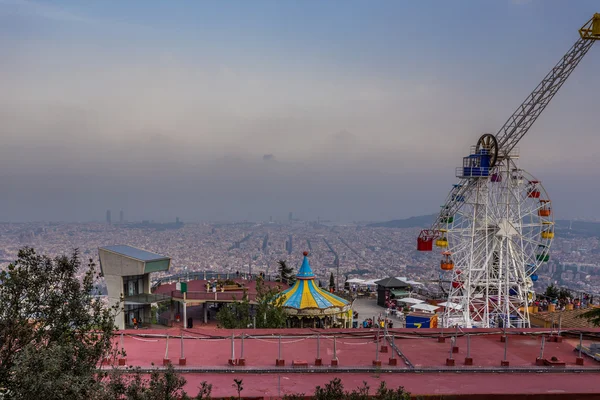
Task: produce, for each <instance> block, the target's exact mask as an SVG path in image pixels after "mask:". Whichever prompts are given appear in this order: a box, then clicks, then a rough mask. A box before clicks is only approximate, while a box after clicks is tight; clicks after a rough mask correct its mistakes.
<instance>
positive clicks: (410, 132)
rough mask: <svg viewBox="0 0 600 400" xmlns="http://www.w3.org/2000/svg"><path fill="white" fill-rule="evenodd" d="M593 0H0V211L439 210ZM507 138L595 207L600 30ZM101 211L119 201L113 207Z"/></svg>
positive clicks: (54, 216) (358, 215)
mask: <svg viewBox="0 0 600 400" xmlns="http://www.w3.org/2000/svg"><path fill="white" fill-rule="evenodd" d="M594 12H600V3H599V2H598V1H597V0H589V1H585V0H580V1H572V0H564V1H557V0H530V1H527V0H496V1H481V0H472V1H466V0H465V1H441V0H440V1H426V0H422V1H416V0H413V1H400V0H394V1H300V0H297V1H285V0H273V1H246V0H244V1H212V2H210V1H187V2H184V1H181V2H173V1H162V2H158V1H147V0H146V1H137V2H136V1H127V2H124V1H108V0H102V1H95V2H91V1H78V0H74V1H52V2H50V1H48V2H43V1H26V0H0V55H1V58H0V93H2V96H0V189H1V193H2V195H1V196H0V221H29V220H68V221H88V220H102V219H103V218H104V214H105V211H106V209H108V208H110V209H112V210H113V215H115V216H116V215H118V211H119V210H120V209H123V210H124V211H125V215H126V217H127V218H128V219H142V218H144V219H152V218H153V219H156V220H172V219H174V218H175V216H179V217H180V218H182V219H183V220H187V221H191V220H239V219H252V220H259V219H267V218H268V217H269V216H273V217H274V218H286V217H287V213H288V212H289V211H293V212H294V214H295V215H296V216H298V217H300V218H306V219H308V218H310V219H316V217H317V216H320V217H321V218H330V219H340V220H385V219H391V218H401V217H408V216H411V215H419V214H429V213H432V212H436V211H437V210H439V205H440V204H441V203H442V202H443V200H444V199H445V196H446V194H447V192H448V190H449V189H450V187H451V185H452V183H454V181H455V180H456V179H455V178H454V169H455V167H456V166H458V165H460V163H461V161H462V157H463V156H464V155H466V154H467V153H468V150H469V146H471V145H473V144H475V142H476V140H477V138H478V137H479V136H480V135H481V134H482V133H484V132H492V133H496V132H497V130H498V129H499V128H500V126H501V125H502V124H503V123H504V121H505V120H506V119H507V118H508V117H509V116H510V115H511V113H512V112H513V111H514V109H515V108H516V107H517V106H518V105H519V104H520V103H521V101H522V100H523V99H524V98H525V97H526V96H527V95H528V94H529V92H530V91H531V90H532V89H533V88H534V87H535V86H536V85H537V84H538V83H539V81H540V80H541V79H542V77H543V76H544V75H545V74H546V73H547V72H548V71H549V70H550V68H551V67H552V66H553V65H554V64H555V63H556V62H557V61H558V60H559V59H560V57H562V56H563V55H564V53H565V52H566V51H567V50H568V49H569V47H570V46H571V45H572V44H573V43H574V42H575V40H576V39H577V37H578V34H577V30H578V29H579V27H580V26H581V25H582V24H583V23H584V22H586V21H587V20H588V19H589V18H590V17H591V16H592V15H593V13H594ZM596 47H598V48H592V49H591V51H590V53H589V54H588V55H587V56H586V58H585V59H584V60H583V62H582V63H581V64H580V65H579V67H578V69H577V70H576V71H575V72H574V73H573V75H572V76H571V77H570V79H569V80H568V81H567V83H566V84H565V86H564V87H563V88H562V89H561V91H560V92H559V93H558V95H557V97H556V98H555V99H554V100H553V102H552V104H551V105H550V106H549V107H548V108H547V109H546V111H545V112H544V114H542V116H541V117H540V119H539V120H538V121H537V122H536V124H535V125H534V127H533V128H532V129H531V131H530V132H529V134H528V135H527V136H526V137H525V138H524V140H523V141H522V142H521V143H520V145H519V147H520V150H521V156H522V159H521V166H523V167H524V168H525V169H527V170H528V171H529V172H530V173H532V174H533V175H535V176H537V177H538V178H539V179H540V180H541V181H542V182H543V183H544V185H545V187H546V189H547V190H548V191H549V193H550V196H551V198H552V200H553V202H554V208H555V211H556V216H557V217H558V218H561V217H564V218H571V217H584V216H585V217H597V216H598V212H597V208H598V207H597V205H598V204H599V203H600V188H599V186H598V179H599V178H600V174H599V173H598V171H599V168H600V157H598V156H597V153H598V149H600V131H599V128H598V126H599V123H598V99H600V76H599V74H598V71H600V45H598V44H597V45H596ZM113 218H114V217H113Z"/></svg>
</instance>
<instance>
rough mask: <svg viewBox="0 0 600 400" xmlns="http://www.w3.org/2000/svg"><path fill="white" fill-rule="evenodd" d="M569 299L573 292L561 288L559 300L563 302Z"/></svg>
mask: <svg viewBox="0 0 600 400" xmlns="http://www.w3.org/2000/svg"><path fill="white" fill-rule="evenodd" d="M567 297H571V292H570V291H569V289H565V288H561V289H560V290H559V291H558V298H559V299H561V300H566V299H567Z"/></svg>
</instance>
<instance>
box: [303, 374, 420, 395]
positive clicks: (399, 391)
mask: <svg viewBox="0 0 600 400" xmlns="http://www.w3.org/2000/svg"><path fill="white" fill-rule="evenodd" d="M369 391H370V387H369V385H368V384H367V382H364V381H363V383H362V386H359V387H357V388H356V389H354V390H352V391H350V392H348V391H345V390H344V385H343V384H342V381H341V380H340V378H334V379H332V380H331V381H329V382H328V383H326V384H325V386H324V387H321V386H317V387H316V388H315V394H314V396H313V398H314V399H315V400H343V399H348V400H368V399H380V400H409V399H410V393H409V392H407V391H405V390H404V388H403V387H402V386H400V387H398V388H396V389H388V387H387V385H386V383H385V382H381V383H380V385H379V388H378V389H377V391H376V392H375V395H374V396H372V395H370V394H369Z"/></svg>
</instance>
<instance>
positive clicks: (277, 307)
mask: <svg viewBox="0 0 600 400" xmlns="http://www.w3.org/2000/svg"><path fill="white" fill-rule="evenodd" d="M280 290H281V288H280V287H278V286H277V287H270V286H268V285H266V284H265V282H264V281H263V280H262V279H260V278H259V279H257V280H256V306H255V309H256V327H257V328H284V327H285V323H286V320H287V314H286V312H285V309H284V308H283V303H284V301H285V298H284V297H283V296H280V293H281V292H280Z"/></svg>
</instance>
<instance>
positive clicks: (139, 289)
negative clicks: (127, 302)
mask: <svg viewBox="0 0 600 400" xmlns="http://www.w3.org/2000/svg"><path fill="white" fill-rule="evenodd" d="M123 293H125V297H129V296H135V295H138V294H141V293H144V275H134V276H124V277H123Z"/></svg>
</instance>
